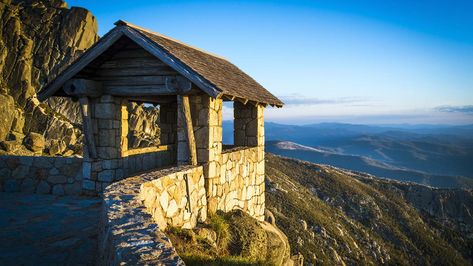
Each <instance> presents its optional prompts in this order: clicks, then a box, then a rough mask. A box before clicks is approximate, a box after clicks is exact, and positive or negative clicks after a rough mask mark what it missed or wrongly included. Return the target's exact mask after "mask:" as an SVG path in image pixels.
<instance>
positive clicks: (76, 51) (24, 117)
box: [0, 0, 98, 154]
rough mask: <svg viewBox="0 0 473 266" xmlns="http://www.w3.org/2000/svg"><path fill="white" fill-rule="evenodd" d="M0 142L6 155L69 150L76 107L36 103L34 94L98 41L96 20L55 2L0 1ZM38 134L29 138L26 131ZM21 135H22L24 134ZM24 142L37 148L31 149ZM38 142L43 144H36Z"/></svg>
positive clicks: (72, 145) (62, 102)
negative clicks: (26, 147) (35, 145)
mask: <svg viewBox="0 0 473 266" xmlns="http://www.w3.org/2000/svg"><path fill="white" fill-rule="evenodd" d="M0 16H1V22H0V117H1V121H0V123H1V127H0V140H3V141H4V142H3V143H2V145H1V146H2V148H3V150H5V151H6V152H7V153H17V154H31V153H34V152H36V153H42V152H43V149H42V148H46V149H45V151H46V152H49V153H51V154H64V153H66V154H67V153H69V154H72V153H74V152H75V150H76V147H75V145H76V143H77V142H78V141H79V138H80V130H79V129H78V128H79V127H78V123H80V117H79V115H78V109H77V106H76V105H75V104H74V103H72V102H71V101H69V100H67V99H55V100H52V101H50V102H48V103H39V102H38V100H37V99H36V92H37V91H38V90H39V89H40V88H41V87H42V86H44V85H45V84H46V83H47V82H48V81H49V80H50V79H51V78H52V77H53V76H54V75H55V74H56V73H57V72H58V71H59V70H60V69H61V68H62V67H64V66H66V65H67V64H68V63H69V62H70V61H71V60H72V59H73V58H75V57H77V56H78V55H80V54H81V53H82V52H83V51H84V50H85V49H87V48H88V47H90V46H91V45H92V44H93V43H94V42H95V41H97V40H98V35H97V22H96V20H95V18H94V16H93V15H92V14H91V13H90V12H89V11H87V10H86V9H83V8H78V7H72V8H68V7H67V5H66V3H65V2H63V1H61V0H25V1H19V0H13V1H8V0H7V1H5V0H3V1H2V3H0ZM31 132H33V133H39V135H40V136H43V137H44V138H45V139H46V140H42V138H41V137H39V138H35V137H30V136H29V135H30V133H31ZM25 136H26V138H25ZM28 141H29V142H30V143H31V142H34V143H35V144H37V145H38V146H39V147H38V149H29V150H27V149H25V148H24V146H23V145H21V144H26V146H28V147H30V148H31V145H28ZM42 142H44V143H42Z"/></svg>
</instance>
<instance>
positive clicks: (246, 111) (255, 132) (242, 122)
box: [233, 102, 265, 219]
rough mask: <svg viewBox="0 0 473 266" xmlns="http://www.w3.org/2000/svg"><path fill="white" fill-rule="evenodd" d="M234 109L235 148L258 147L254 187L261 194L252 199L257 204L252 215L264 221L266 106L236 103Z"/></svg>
mask: <svg viewBox="0 0 473 266" xmlns="http://www.w3.org/2000/svg"><path fill="white" fill-rule="evenodd" d="M233 109H234V119H235V120H234V135H233V136H234V143H235V146H247V147H258V149H257V164H256V176H255V180H254V185H255V186H257V187H258V191H259V194H258V195H257V196H256V197H253V198H252V200H253V201H255V202H253V203H250V204H251V205H253V206H254V214H252V215H254V216H255V217H256V218H258V219H264V208H265V198H264V191H265V187H264V177H265V173H264V106H262V105H256V106H255V105H252V104H246V105H244V104H243V103H241V102H234V105H233Z"/></svg>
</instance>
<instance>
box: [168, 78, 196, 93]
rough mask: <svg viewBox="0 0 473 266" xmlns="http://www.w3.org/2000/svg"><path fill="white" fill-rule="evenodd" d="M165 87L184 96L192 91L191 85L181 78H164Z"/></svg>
mask: <svg viewBox="0 0 473 266" xmlns="http://www.w3.org/2000/svg"><path fill="white" fill-rule="evenodd" d="M165 83H166V87H168V88H169V89H176V90H177V91H178V92H180V94H185V93H187V92H189V91H190V90H191V89H192V83H191V82H190V81H189V80H188V79H186V78H184V77H181V76H176V77H169V76H168V77H166V79H165Z"/></svg>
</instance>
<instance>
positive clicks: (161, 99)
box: [127, 96, 176, 104]
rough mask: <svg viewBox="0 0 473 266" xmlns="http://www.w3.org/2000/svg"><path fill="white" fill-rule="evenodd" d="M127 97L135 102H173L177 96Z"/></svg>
mask: <svg viewBox="0 0 473 266" xmlns="http://www.w3.org/2000/svg"><path fill="white" fill-rule="evenodd" d="M127 99H128V100H129V101H133V102H142V103H153V104H161V103H172V102H175V101H176V97H173V96H158V97H152V96H150V97H146V96H129V97H127Z"/></svg>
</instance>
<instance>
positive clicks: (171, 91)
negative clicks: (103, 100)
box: [103, 76, 192, 96]
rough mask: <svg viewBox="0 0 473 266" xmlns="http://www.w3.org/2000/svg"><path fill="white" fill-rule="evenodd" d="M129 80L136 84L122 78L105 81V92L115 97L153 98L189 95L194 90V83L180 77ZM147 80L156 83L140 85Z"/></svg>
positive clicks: (134, 78) (135, 78) (151, 77)
mask: <svg viewBox="0 0 473 266" xmlns="http://www.w3.org/2000/svg"><path fill="white" fill-rule="evenodd" d="M129 79H132V80H133V81H135V82H131V83H130V82H129V80H128V79H126V78H123V79H122V78H120V79H117V80H115V81H114V82H111V81H104V84H103V87H104V89H103V90H104V92H105V93H107V94H110V95H115V96H153V95H177V94H187V93H189V92H190V91H191V89H192V83H191V82H190V81H188V80H187V79H185V78H183V77H179V76H177V77H175V76H171V77H169V76H167V77H165V76H155V77H153V76H150V77H133V78H131V77H130V78H129ZM146 79H149V80H148V82H149V81H150V80H151V81H153V80H154V81H155V82H150V83H151V84H150V85H140V84H144V82H143V80H146ZM163 79H164V84H162V85H159V82H161V83H162V80H163ZM139 80H141V82H139ZM110 83H112V84H110Z"/></svg>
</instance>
